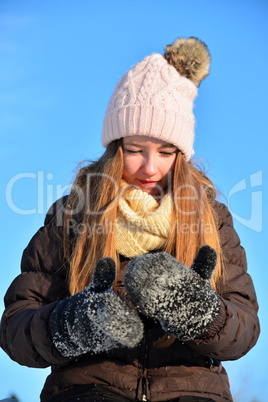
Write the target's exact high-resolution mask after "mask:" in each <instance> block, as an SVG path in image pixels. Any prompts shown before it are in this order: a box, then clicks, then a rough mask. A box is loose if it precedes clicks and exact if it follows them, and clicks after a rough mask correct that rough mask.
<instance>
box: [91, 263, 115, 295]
mask: <svg viewBox="0 0 268 402" xmlns="http://www.w3.org/2000/svg"><path fill="white" fill-rule="evenodd" d="M115 275H116V269H115V262H114V260H113V259H112V258H110V257H107V258H101V259H100V260H99V261H98V262H97V264H96V267H95V271H94V274H93V278H92V281H91V283H90V290H94V291H95V292H104V291H105V290H108V289H110V287H111V286H112V285H113V283H114V280H115Z"/></svg>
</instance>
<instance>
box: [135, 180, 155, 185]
mask: <svg viewBox="0 0 268 402" xmlns="http://www.w3.org/2000/svg"><path fill="white" fill-rule="evenodd" d="M139 182H140V183H141V184H142V185H143V186H154V185H156V184H157V183H158V182H157V181H150V180H139Z"/></svg>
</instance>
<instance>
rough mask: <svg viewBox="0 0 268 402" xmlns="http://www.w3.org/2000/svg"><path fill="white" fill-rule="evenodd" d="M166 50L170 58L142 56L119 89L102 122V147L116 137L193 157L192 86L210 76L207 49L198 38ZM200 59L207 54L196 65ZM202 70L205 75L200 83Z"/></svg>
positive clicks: (179, 42) (158, 55)
mask: <svg viewBox="0 0 268 402" xmlns="http://www.w3.org/2000/svg"><path fill="white" fill-rule="evenodd" d="M174 45H175V47H174ZM169 48H170V49H171V51H169ZM166 49H167V51H168V52H169V53H168V56H169V57H167V55H165V57H164V56H162V55H161V54H153V55H151V56H147V57H145V59H143V60H142V61H141V62H140V63H138V64H136V65H135V66H134V67H133V68H132V69H131V70H129V71H128V72H127V73H126V74H125V75H124V76H123V77H122V78H121V80H120V81H119V83H118V84H117V86H116V88H115V90H114V92H113V94H112V97H111V99H110V101H109V104H108V107H107V110H106V114H105V118H104V122H103V132H102V144H103V146H104V147H107V145H108V144H109V143H110V142H112V141H113V140H116V139H119V138H123V137H127V136H131V135H143V136H150V137H153V138H157V139H159V140H163V141H166V142H168V143H171V144H174V145H176V146H177V147H178V148H179V149H180V150H181V151H182V152H183V153H184V155H185V158H186V160H189V159H190V158H191V156H192V154H193V153H194V151H193V142H194V126H195V118H194V114H193V102H194V99H195V97H196V96H197V87H196V85H199V83H200V81H201V80H202V79H203V78H204V77H205V76H206V75H208V66H207V64H209V63H210V56H207V55H209V53H208V51H207V48H206V45H205V44H204V43H203V42H201V41H199V40H198V39H196V38H189V39H178V40H177V41H176V42H174V44H173V45H169V46H167V47H166ZM174 49H175V51H174ZM178 49H179V50H178ZM181 49H182V50H183V52H182V50H181ZM185 49H186V51H185ZM196 49H197V50H196ZM200 49H201V52H200ZM174 54H175V56H174ZM200 54H201V56H202V58H203V59H204V54H205V63H203V60H201V63H200V60H199V59H200ZM185 55H186V56H185ZM174 58H175V61H174ZM167 59H168V60H169V61H167ZM208 59H209V62H208ZM172 63H173V65H175V66H173V65H172ZM202 63H203V64H202ZM177 64H179V67H178V66H177ZM204 64H205V68H204ZM181 65H183V68H181ZM200 65H201V67H202V74H203V75H204V76H202V78H201V79H200V80H199V81H198V79H196V78H199V77H198V74H200ZM196 66H198V67H196ZM175 67H176V68H175ZM192 70H194V71H193V72H192ZM178 71H180V72H181V71H182V73H179V72H178ZM196 71H198V73H197V74H196ZM204 71H205V72H204ZM186 77H187V78H186ZM193 77H194V78H193Z"/></svg>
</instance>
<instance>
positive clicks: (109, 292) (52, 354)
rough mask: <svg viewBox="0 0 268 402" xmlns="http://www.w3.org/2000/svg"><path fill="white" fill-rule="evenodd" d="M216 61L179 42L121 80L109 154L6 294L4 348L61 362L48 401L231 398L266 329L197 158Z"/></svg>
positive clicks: (227, 222) (107, 127)
mask: <svg viewBox="0 0 268 402" xmlns="http://www.w3.org/2000/svg"><path fill="white" fill-rule="evenodd" d="M209 65H210V55H209V52H208V50H207V47H206V45H205V44H204V43H203V42H201V41H200V40H198V39H196V38H189V39H182V38H181V39H178V40H177V41H176V42H175V43H174V44H173V45H170V46H167V47H166V52H165V55H164V56H162V55H159V54H153V55H152V56H149V57H146V58H145V59H144V60H142V61H141V62H140V63H138V64H137V65H136V66H134V67H133V68H132V69H131V70H130V71H129V72H128V73H127V74H126V75H125V76H124V77H123V78H122V79H121V80H120V82H119V83H118V85H117V87H116V88H115V91H114V93H113V95H112V97H111V100H110V102H109V105H108V108H107V111H106V115H105V119H104V125H103V137H102V142H103V145H104V146H105V147H106V151H105V153H104V154H103V156H102V157H101V158H100V159H99V160H98V161H96V162H94V163H91V164H89V165H88V166H85V167H83V168H82V169H81V170H80V171H79V173H78V175H77V177H76V180H75V182H74V184H73V187H72V190H71V193H70V195H69V196H67V197H64V198H63V199H61V200H58V201H57V202H56V203H55V204H54V205H53V206H52V208H51V209H50V210H49V212H48V214H47V217H46V219H45V224H44V226H43V227H42V228H41V229H40V230H39V231H38V232H37V233H36V234H35V236H34V237H33V238H32V240H31V241H30V243H29V245H28V246H27V248H26V249H25V251H24V253H23V257H22V274H21V275H19V276H18V277H17V278H16V279H15V280H14V282H13V283H12V284H11V286H10V288H9V289H8V291H7V293H6V296H5V305H6V310H5V312H4V315H3V318H2V322H1V346H2V348H3V349H4V350H5V351H6V352H7V353H8V354H9V356H10V357H11V358H12V359H14V360H15V361H17V362H18V363H20V364H23V365H27V366H30V367H48V366H51V367H52V372H51V374H50V375H49V376H48V378H47V381H46V383H45V386H44V388H43V391H42V393H41V401H43V402H59V401H119V402H120V401H151V402H154V401H184V402H187V401H203V402H204V401H217V402H220V401H232V396H231V393H230V387H229V381H228V377H227V374H226V372H225V370H224V368H223V366H222V364H221V361H224V360H233V359H238V358H240V357H241V356H243V355H245V354H246V353H247V352H248V351H249V350H250V349H251V348H252V347H253V346H254V345H255V343H256V341H257V339H258V335H259V322H258V318H257V310H258V305H257V301H256V295H255V291H254V287H253V284H252V281H251V278H250V277H249V275H248V274H247V265H246V257H245V252H244V249H243V248H242V247H241V246H240V241H239V238H238V236H237V234H236V232H235V230H234V228H233V225H232V218H231V215H230V213H229V211H228V209H227V207H226V206H224V205H223V204H221V203H219V202H218V201H216V200H215V196H216V191H215V189H214V186H213V184H212V183H211V181H210V180H209V179H208V178H207V177H206V176H205V175H204V173H203V172H202V171H201V170H200V169H198V168H197V167H195V166H194V164H193V163H192V162H191V157H192V155H193V142H194V116H193V112H192V109H193V101H194V98H195V96H196V95H197V87H198V86H199V84H200V82H201V81H202V79H204V78H205V77H206V76H207V75H208V71H209Z"/></svg>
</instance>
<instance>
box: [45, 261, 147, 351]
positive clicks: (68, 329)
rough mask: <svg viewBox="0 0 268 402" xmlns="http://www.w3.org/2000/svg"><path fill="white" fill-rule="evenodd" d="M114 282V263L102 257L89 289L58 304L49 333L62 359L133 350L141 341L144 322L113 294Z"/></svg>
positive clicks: (53, 313)
mask: <svg viewBox="0 0 268 402" xmlns="http://www.w3.org/2000/svg"><path fill="white" fill-rule="evenodd" d="M114 280H115V263H114V260H113V259H112V258H102V259H100V260H99V261H98V262H97V264H96V267H95V272H94V275H93V279H92V281H91V283H90V284H89V286H87V287H86V288H85V289H84V290H82V291H81V292H79V293H77V294H75V295H74V296H71V297H68V298H67V299H64V300H62V301H60V302H59V303H58V304H57V305H56V307H55V308H54V310H53V311H52V314H51V319H50V330H51V335H52V340H53V343H54V345H55V347H56V348H57V349H58V351H59V352H60V353H61V355H62V356H64V357H76V356H79V355H82V354H84V353H88V352H91V353H100V352H104V351H106V352H107V351H109V350H111V349H115V348H122V347H127V348H133V347H135V346H136V345H137V344H138V343H139V342H140V341H141V339H142V336H143V324H142V321H141V320H140V318H139V316H138V315H137V313H136V312H135V311H134V310H133V309H131V308H130V307H129V306H128V304H127V303H126V302H125V301H123V300H122V299H121V298H120V297H119V296H118V295H117V294H116V293H115V292H113V291H112V289H111V286H112V285H113V283H114Z"/></svg>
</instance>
